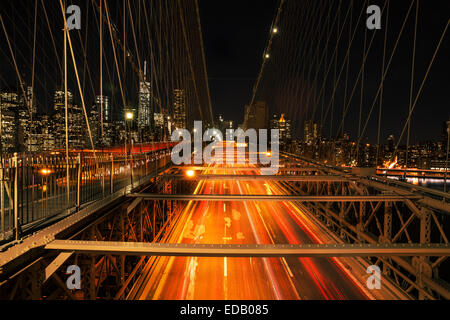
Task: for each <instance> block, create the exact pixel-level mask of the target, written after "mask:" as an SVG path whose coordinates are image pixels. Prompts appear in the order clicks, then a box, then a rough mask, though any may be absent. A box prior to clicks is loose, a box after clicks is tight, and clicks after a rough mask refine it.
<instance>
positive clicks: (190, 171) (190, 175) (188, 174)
mask: <svg viewBox="0 0 450 320" xmlns="http://www.w3.org/2000/svg"><path fill="white" fill-rule="evenodd" d="M186 175H187V176H188V177H189V178H192V177H193V176H194V175H195V172H194V170H188V171H186Z"/></svg>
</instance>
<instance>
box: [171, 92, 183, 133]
mask: <svg viewBox="0 0 450 320" xmlns="http://www.w3.org/2000/svg"><path fill="white" fill-rule="evenodd" d="M173 96H174V100H173V101H174V102H173V110H174V114H173V116H174V119H173V122H174V126H175V128H177V129H186V99H185V95H184V90H183V89H174V90H173Z"/></svg>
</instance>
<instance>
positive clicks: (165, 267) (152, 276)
mask: <svg viewBox="0 0 450 320" xmlns="http://www.w3.org/2000/svg"><path fill="white" fill-rule="evenodd" d="M223 171H224V170H220V168H218V167H214V168H211V169H208V170H205V171H204V172H203V173H209V174H224V172H223ZM227 173H229V171H227ZM234 174H254V170H253V171H251V170H247V171H246V170H239V171H235V172H234ZM195 193H196V194H269V195H274V194H280V195H281V194H289V192H288V191H287V190H286V189H285V188H284V187H283V186H282V185H281V184H279V183H277V182H275V181H266V182H264V181H240V180H226V181H214V180H202V181H200V182H199V183H198V184H197V187H196V189H195ZM302 210H303V209H301V206H300V205H298V204H295V203H291V202H287V201H278V202H275V201H274V202H272V201H266V202H262V201H248V202H224V201H211V202H208V201H190V202H189V203H188V204H187V206H186V208H185V209H184V210H183V211H182V213H181V214H180V216H179V218H178V219H177V220H176V221H174V223H173V224H172V225H171V226H170V229H169V231H168V232H167V233H166V235H165V236H164V238H163V239H162V240H161V242H166V243H211V244H219V243H228V244H274V243H277V244H302V243H329V242H327V241H329V238H328V237H327V236H326V235H325V234H324V232H323V230H322V229H320V228H319V227H318V226H317V224H316V223H315V222H314V221H312V220H311V219H309V218H308V216H307V215H305V214H304V212H303V211H302ZM339 259H341V258H295V257H291V258H229V257H228V258H227V257H226V258H210V257H152V258H150V259H149V261H148V262H147V263H146V265H145V266H144V268H143V273H142V275H141V276H140V277H139V279H138V280H137V281H136V283H135V284H134V286H133V287H132V290H131V292H130V293H129V294H128V296H127V298H128V299H188V300H191V299H194V300H198V299H219V300H222V299H237V300H247V299H257V300H259V299H261V300H265V299H370V298H373V297H374V296H373V295H371V294H370V293H369V292H368V290H367V289H366V288H364V286H363V285H361V281H357V280H356V278H355V277H354V276H353V275H352V274H351V272H350V271H349V269H351V268H349V267H348V264H346V263H342V262H340V261H339ZM345 266H346V267H345ZM354 270H356V268H354Z"/></svg>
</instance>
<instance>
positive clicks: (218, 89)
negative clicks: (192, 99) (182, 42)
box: [199, 0, 279, 123]
mask: <svg viewBox="0 0 450 320" xmlns="http://www.w3.org/2000/svg"><path fill="white" fill-rule="evenodd" d="M278 5H279V0H247V1H239V0H229V1H211V0H200V1H199V6H200V15H201V21H202V29H203V40H204V42H205V51H206V52H205V53H206V59H207V61H206V62H207V66H208V76H209V80H210V90H211V99H212V104H213V106H214V109H213V110H214V112H215V114H216V118H217V116H218V114H222V115H223V116H224V118H225V119H227V120H234V121H238V122H239V123H241V122H242V120H243V115H244V105H245V104H248V103H249V102H250V98H251V93H252V88H253V85H254V83H255V79H256V76H257V74H258V72H259V69H260V67H261V59H260V57H261V55H262V52H263V51H264V46H265V44H266V41H267V38H268V34H269V32H270V25H271V23H272V20H273V18H274V16H275V14H276V10H277V8H278Z"/></svg>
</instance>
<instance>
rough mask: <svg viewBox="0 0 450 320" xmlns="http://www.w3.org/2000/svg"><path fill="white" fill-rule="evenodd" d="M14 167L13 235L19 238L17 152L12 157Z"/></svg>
mask: <svg viewBox="0 0 450 320" xmlns="http://www.w3.org/2000/svg"><path fill="white" fill-rule="evenodd" d="M13 167H14V237H15V238H16V240H19V184H18V182H19V181H18V180H19V166H18V163H17V152H14V157H13Z"/></svg>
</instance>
